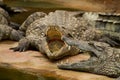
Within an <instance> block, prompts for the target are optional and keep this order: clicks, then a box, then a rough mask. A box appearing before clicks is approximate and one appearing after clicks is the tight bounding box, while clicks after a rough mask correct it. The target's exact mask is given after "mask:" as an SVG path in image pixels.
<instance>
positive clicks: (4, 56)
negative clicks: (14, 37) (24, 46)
mask: <svg viewBox="0 0 120 80" xmlns="http://www.w3.org/2000/svg"><path fill="white" fill-rule="evenodd" d="M16 45H17V42H11V41H4V42H0V68H4V69H8V70H9V69H13V70H16V71H19V72H21V73H24V74H25V73H26V74H31V75H34V76H45V77H52V78H57V80H113V79H112V78H109V77H106V76H101V75H95V74H90V73H84V72H77V71H70V70H60V69H58V68H57V66H56V63H58V62H61V61H70V62H75V61H79V60H83V59H87V58H88V57H89V56H87V55H83V54H79V55H76V56H73V57H69V58H65V59H63V60H59V61H56V62H51V61H49V60H48V59H47V58H46V57H45V56H44V55H42V54H41V53H40V52H38V51H31V50H29V51H26V52H21V53H20V52H13V51H12V50H9V48H11V47H15V46H16ZM0 72H1V71H0ZM7 75H9V74H7V73H6V76H7ZM45 80H46V79H45ZM52 80H53V79H52ZM55 80H56V79H55Z"/></svg>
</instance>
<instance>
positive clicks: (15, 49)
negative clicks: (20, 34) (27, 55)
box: [10, 47, 26, 52]
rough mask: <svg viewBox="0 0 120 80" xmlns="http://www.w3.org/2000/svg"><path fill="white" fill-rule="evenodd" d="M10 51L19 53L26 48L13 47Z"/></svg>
mask: <svg viewBox="0 0 120 80" xmlns="http://www.w3.org/2000/svg"><path fill="white" fill-rule="evenodd" d="M10 50H13V51H15V52H16V51H19V52H24V51H25V50H26V48H24V47H13V48H10Z"/></svg>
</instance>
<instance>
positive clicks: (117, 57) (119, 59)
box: [58, 37, 120, 80]
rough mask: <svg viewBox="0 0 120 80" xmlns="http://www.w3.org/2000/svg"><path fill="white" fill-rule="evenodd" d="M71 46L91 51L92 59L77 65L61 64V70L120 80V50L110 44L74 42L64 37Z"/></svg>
mask: <svg viewBox="0 0 120 80" xmlns="http://www.w3.org/2000/svg"><path fill="white" fill-rule="evenodd" d="M63 39H64V41H66V43H67V44H69V45H70V46H76V47H78V48H79V49H80V50H82V51H84V52H85V51H89V52H90V55H91V57H90V58H89V59H88V60H83V61H79V62H75V63H63V64H59V65H58V67H59V68H60V69H67V70H75V71H84V72H90V73H95V74H100V75H106V76H109V77H114V78H117V80H119V79H120V77H119V76H120V49H118V48H113V47H111V46H110V45H109V44H106V43H103V42H95V41H83V40H73V39H70V38H68V37H63Z"/></svg>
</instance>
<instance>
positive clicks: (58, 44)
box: [48, 39, 65, 52]
mask: <svg viewBox="0 0 120 80" xmlns="http://www.w3.org/2000/svg"><path fill="white" fill-rule="evenodd" d="M64 45H65V43H64V42H63V41H62V40H59V39H53V40H49V41H48V46H49V50H50V51H51V52H55V51H59V50H60V49H61V48H62V47H63V46H64Z"/></svg>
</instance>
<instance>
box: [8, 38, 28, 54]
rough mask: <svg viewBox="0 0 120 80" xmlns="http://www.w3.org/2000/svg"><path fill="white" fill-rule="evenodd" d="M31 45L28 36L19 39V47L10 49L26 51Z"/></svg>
mask: <svg viewBox="0 0 120 80" xmlns="http://www.w3.org/2000/svg"><path fill="white" fill-rule="evenodd" d="M29 46H30V42H29V40H28V39H27V38H26V37H24V38H22V39H21V40H20V41H19V44H18V46H17V47H13V48H10V49H11V50H13V51H20V52H23V51H26V50H27V49H28V48H29Z"/></svg>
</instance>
